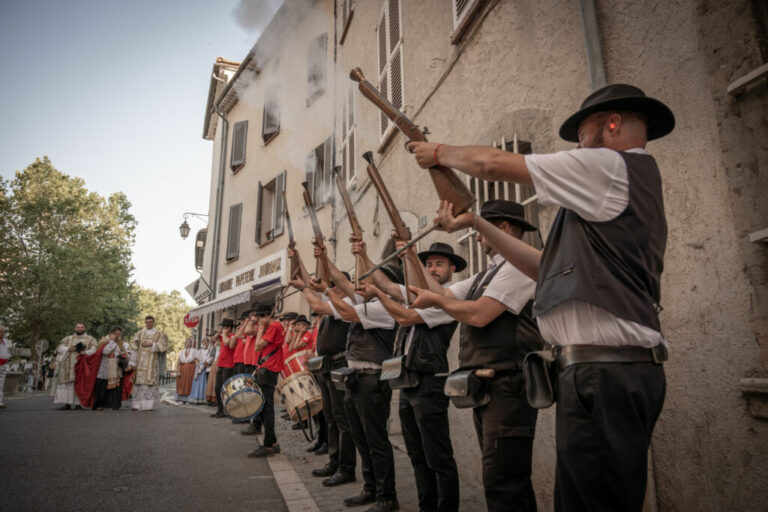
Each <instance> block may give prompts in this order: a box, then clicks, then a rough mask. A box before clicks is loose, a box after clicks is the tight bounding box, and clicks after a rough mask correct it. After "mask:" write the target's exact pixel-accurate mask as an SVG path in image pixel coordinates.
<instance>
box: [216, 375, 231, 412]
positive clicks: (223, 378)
mask: <svg viewBox="0 0 768 512" xmlns="http://www.w3.org/2000/svg"><path fill="white" fill-rule="evenodd" d="M234 374H235V371H234V369H233V368H222V367H221V366H219V368H218V369H217V370H216V382H215V383H214V386H215V387H216V411H217V412H219V413H221V414H223V413H224V404H223V403H221V386H222V385H224V383H225V382H227V380H229V378H230V377H232V375H234Z"/></svg>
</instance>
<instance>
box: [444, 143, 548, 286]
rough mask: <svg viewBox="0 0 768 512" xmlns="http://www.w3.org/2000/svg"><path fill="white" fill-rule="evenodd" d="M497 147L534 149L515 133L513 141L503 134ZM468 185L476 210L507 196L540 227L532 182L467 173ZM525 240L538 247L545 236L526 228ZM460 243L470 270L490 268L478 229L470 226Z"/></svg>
mask: <svg viewBox="0 0 768 512" xmlns="http://www.w3.org/2000/svg"><path fill="white" fill-rule="evenodd" d="M493 147H495V148H499V149H503V150H505V151H511V152H513V153H520V154H529V153H531V143H530V142H526V141H519V140H517V136H516V135H515V136H514V137H513V138H512V140H511V141H507V140H506V139H505V138H503V137H502V139H501V141H494V142H493ZM465 179H466V183H467V187H469V190H470V191H471V192H472V193H473V194H474V195H475V201H476V202H475V211H476V212H479V211H480V207H481V206H482V205H483V203H485V202H486V201H490V200H493V199H504V200H507V201H515V202H517V203H520V204H522V205H523V206H524V207H525V219H526V220H527V221H528V222H529V223H531V224H533V225H534V226H536V227H539V205H538V201H537V197H536V189H534V188H533V187H532V186H529V185H519V184H516V183H509V182H507V181H487V180H481V179H478V178H473V177H472V176H465ZM523 241H524V242H525V243H527V244H529V245H531V246H533V247H536V248H537V249H541V248H542V243H541V236H540V235H539V232H538V231H534V232H526V233H525V234H524V235H523ZM458 242H459V245H460V246H461V247H462V250H463V252H464V255H465V256H464V257H465V259H466V260H467V272H468V273H469V275H473V274H475V273H477V272H480V271H481V270H485V269H486V268H488V256H487V255H486V254H485V253H484V252H483V248H482V247H481V246H480V243H479V242H478V241H477V231H475V230H474V229H468V230H467V231H466V232H465V233H464V234H463V235H461V236H460V237H459V240H458Z"/></svg>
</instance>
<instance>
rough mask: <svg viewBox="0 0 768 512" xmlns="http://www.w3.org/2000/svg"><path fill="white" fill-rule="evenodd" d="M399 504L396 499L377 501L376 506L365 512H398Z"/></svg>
mask: <svg viewBox="0 0 768 512" xmlns="http://www.w3.org/2000/svg"><path fill="white" fill-rule="evenodd" d="M399 509H400V503H398V502H397V498H394V499H391V500H381V501H377V502H376V504H375V505H374V506H372V507H370V508H369V509H366V511H365V512H391V511H392V510H399Z"/></svg>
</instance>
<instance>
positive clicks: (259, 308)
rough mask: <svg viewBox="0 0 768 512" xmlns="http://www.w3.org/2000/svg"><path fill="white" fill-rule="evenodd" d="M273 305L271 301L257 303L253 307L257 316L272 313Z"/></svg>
mask: <svg viewBox="0 0 768 512" xmlns="http://www.w3.org/2000/svg"><path fill="white" fill-rule="evenodd" d="M273 306H274V305H273V304H269V303H262V304H257V305H256V307H255V308H253V312H254V313H256V315H257V316H262V315H271V314H272V308H273Z"/></svg>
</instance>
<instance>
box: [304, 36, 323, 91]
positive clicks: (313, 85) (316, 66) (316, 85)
mask: <svg viewBox="0 0 768 512" xmlns="http://www.w3.org/2000/svg"><path fill="white" fill-rule="evenodd" d="M327 48H328V34H327V33H326V34H323V35H321V36H319V37H316V38H314V39H313V40H312V42H311V43H310V45H309V53H308V55H307V68H308V71H307V105H311V104H312V102H313V101H315V99H317V98H318V97H320V96H322V94H323V93H324V92H325V82H326V74H327V73H326V71H327V68H328V52H327Z"/></svg>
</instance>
